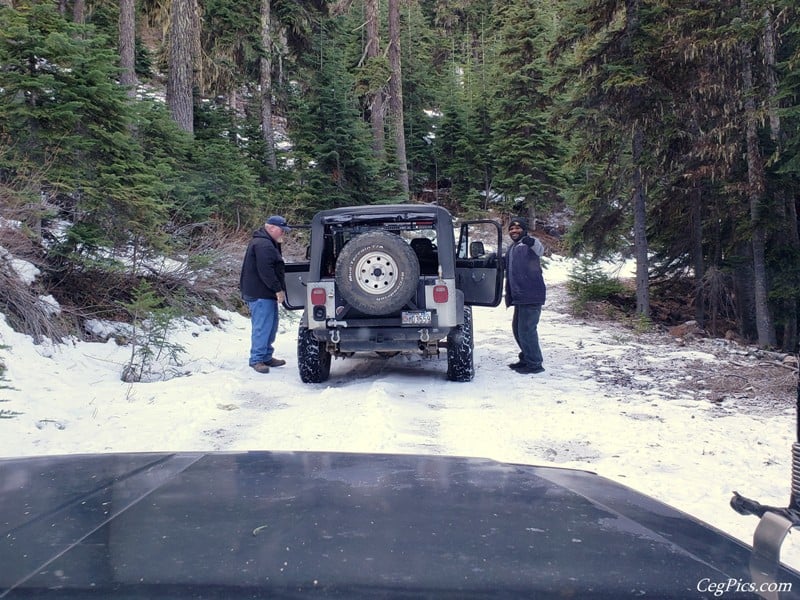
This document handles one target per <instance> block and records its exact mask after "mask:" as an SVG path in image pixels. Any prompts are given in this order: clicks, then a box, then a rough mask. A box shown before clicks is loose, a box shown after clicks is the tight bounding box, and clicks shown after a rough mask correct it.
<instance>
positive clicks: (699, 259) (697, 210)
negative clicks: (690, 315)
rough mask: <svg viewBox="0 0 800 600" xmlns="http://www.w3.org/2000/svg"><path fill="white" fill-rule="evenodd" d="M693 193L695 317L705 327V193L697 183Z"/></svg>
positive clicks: (692, 231) (692, 230) (691, 192)
mask: <svg viewBox="0 0 800 600" xmlns="http://www.w3.org/2000/svg"><path fill="white" fill-rule="evenodd" d="M689 193H690V194H691V207H692V208H691V210H692V215H691V223H692V229H691V236H692V265H693V267H694V318H695V321H697V324H698V325H699V326H700V327H705V321H706V313H705V304H704V298H703V279H704V277H705V262H704V260H703V195H702V192H701V190H700V187H699V186H698V185H696V184H695V186H694V188H693V189H692V190H691V191H690V192H689Z"/></svg>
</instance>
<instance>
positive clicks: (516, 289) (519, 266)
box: [506, 217, 547, 374]
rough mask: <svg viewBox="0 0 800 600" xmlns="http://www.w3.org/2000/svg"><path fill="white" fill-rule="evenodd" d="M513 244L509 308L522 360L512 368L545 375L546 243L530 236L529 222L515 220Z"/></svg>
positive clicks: (510, 229)
mask: <svg viewBox="0 0 800 600" xmlns="http://www.w3.org/2000/svg"><path fill="white" fill-rule="evenodd" d="M508 235H509V237H510V238H511V241H512V244H511V247H510V248H509V249H508V252H507V253H506V306H513V307H514V317H513V319H512V321H511V329H512V331H513V332H514V339H515V340H516V341H517V345H518V346H519V348H520V353H519V361H518V362H515V363H512V364H510V365H509V366H510V367H511V368H512V369H514V370H515V371H516V372H517V373H521V374H530V373H542V372H543V371H544V367H543V366H542V362H543V358H542V350H541V348H540V347H539V332H538V325H539V317H540V316H541V314H542V305H543V304H544V302H545V299H546V296H547V288H546V287H545V284H544V277H543V276H542V263H541V260H540V259H541V256H542V254H544V246H543V245H542V243H541V242H540V241H539V240H538V239H536V238H535V237H532V236H530V235H528V223H527V222H526V221H525V219H523V218H521V217H514V218H512V219H511V221H510V223H509V225H508Z"/></svg>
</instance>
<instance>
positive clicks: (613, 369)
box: [548, 285, 800, 416]
mask: <svg viewBox="0 0 800 600" xmlns="http://www.w3.org/2000/svg"><path fill="white" fill-rule="evenodd" d="M551 301H552V303H553V304H555V305H557V306H559V308H560V310H562V311H565V312H566V311H568V310H569V308H568V306H569V302H570V299H569V295H568V293H567V291H566V289H565V286H562V285H558V286H551V287H549V288H548V303H550V302H551ZM671 312H672V314H675V313H676V312H677V311H676V310H673V311H671ZM577 316H579V317H580V318H581V319H583V320H585V321H586V322H587V323H595V324H596V325H597V327H599V328H603V329H608V328H609V327H610V326H611V327H616V328H619V330H618V334H622V335H626V336H633V337H635V338H636V341H637V344H636V346H638V348H636V349H635V350H631V351H630V352H628V353H626V354H625V355H624V356H622V357H607V358H604V357H598V358H597V360H596V361H595V363H594V370H595V378H596V379H597V380H598V381H603V382H605V383H608V384H611V385H615V386H619V387H623V388H626V389H641V390H643V391H645V390H647V389H649V388H651V387H652V385H653V381H657V382H658V385H659V387H660V388H661V389H662V390H663V391H664V392H665V393H668V394H670V395H674V397H678V396H684V397H686V396H689V397H692V398H694V399H697V400H703V401H707V402H710V403H713V404H714V405H716V406H718V407H719V408H720V412H719V415H720V416H725V415H726V414H729V413H730V412H741V413H744V414H750V415H764V416H772V415H776V414H786V413H789V414H792V415H794V413H795V411H796V409H797V405H798V403H800V390H799V389H798V357H797V356H796V355H790V354H785V353H780V352H771V351H767V350H761V349H759V348H758V347H756V346H752V345H747V344H744V343H742V342H741V341H739V340H736V339H725V338H717V337H711V336H708V335H707V334H706V333H705V332H703V331H702V330H701V329H699V328H698V327H696V326H689V327H668V326H667V324H666V323H663V324H660V325H657V326H656V329H655V331H647V332H642V331H639V330H637V322H636V320H634V319H632V318H631V317H630V316H629V313H628V311H627V310H625V309H624V308H623V307H621V306H619V305H616V304H615V303H611V302H594V303H587V305H586V306H585V307H584V310H583V311H582V312H581V314H580V315H577ZM690 318H691V317H690V316H689V317H688V318H687V321H688V319H690ZM612 323H613V325H612ZM684 323H685V322H684ZM678 334H685V335H678ZM609 335H614V333H613V331H612V330H609ZM695 353H702V354H703V355H705V356H709V355H710V356H711V357H713V358H695V357H693V355H694V354H695ZM644 355H647V357H648V358H650V359H652V358H654V357H656V358H658V357H663V360H658V361H657V362H655V363H653V364H649V363H648V362H646V361H644V360H643V358H644Z"/></svg>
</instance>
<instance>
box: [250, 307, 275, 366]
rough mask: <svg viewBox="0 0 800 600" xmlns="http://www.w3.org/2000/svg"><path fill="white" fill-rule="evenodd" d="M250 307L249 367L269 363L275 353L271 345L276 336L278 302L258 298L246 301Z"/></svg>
mask: <svg viewBox="0 0 800 600" xmlns="http://www.w3.org/2000/svg"><path fill="white" fill-rule="evenodd" d="M247 306H249V307H250V325H251V328H252V331H251V334H250V366H253V365H254V364H256V363H259V362H263V363H269V361H271V360H272V353H273V352H274V351H275V348H273V346H272V344H274V343H275V336H276V335H278V301H277V300H268V299H265V298H258V299H257V300H248V301H247Z"/></svg>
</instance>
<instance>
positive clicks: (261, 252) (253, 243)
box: [239, 227, 286, 301]
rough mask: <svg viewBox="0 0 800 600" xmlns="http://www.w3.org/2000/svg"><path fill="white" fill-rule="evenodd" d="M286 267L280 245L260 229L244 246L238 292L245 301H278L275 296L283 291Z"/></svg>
mask: <svg viewBox="0 0 800 600" xmlns="http://www.w3.org/2000/svg"><path fill="white" fill-rule="evenodd" d="M285 273H286V266H285V265H284V262H283V256H282V255H281V247H280V244H278V243H277V242H275V240H273V239H272V238H271V237H270V235H269V234H268V233H267V232H266V230H265V229H264V228H263V227H262V228H260V229H258V230H256V231H255V232H253V239H252V240H250V243H249V244H248V245H247V251H246V252H245V254H244V262H242V273H241V275H240V276H239V289H240V290H241V292H242V298H244V300H246V301H247V300H256V299H259V298H267V299H272V300H275V299H277V295H276V294H277V293H278V292H280V291H281V290H285V289H286V280H285Z"/></svg>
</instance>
